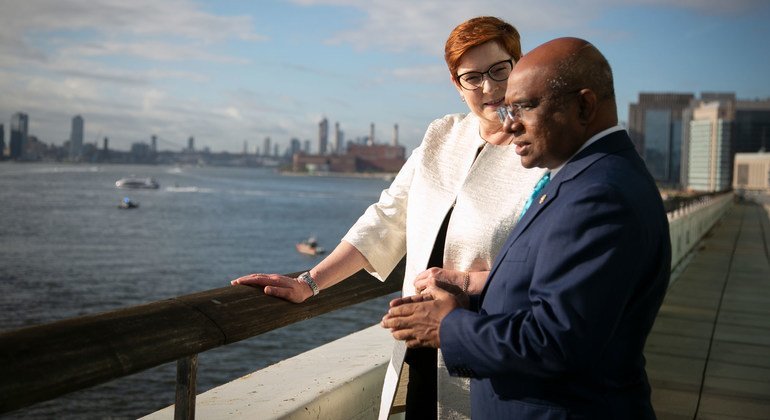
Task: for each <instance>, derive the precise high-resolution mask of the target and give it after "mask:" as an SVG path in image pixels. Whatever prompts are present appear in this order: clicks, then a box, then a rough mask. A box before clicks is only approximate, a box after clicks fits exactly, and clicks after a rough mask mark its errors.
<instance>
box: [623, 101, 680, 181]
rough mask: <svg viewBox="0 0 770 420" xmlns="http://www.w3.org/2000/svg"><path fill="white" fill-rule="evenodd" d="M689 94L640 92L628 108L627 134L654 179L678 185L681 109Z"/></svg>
mask: <svg viewBox="0 0 770 420" xmlns="http://www.w3.org/2000/svg"><path fill="white" fill-rule="evenodd" d="M693 98H694V95H693V94H692V93H640V94H639V102H638V103H634V104H631V105H630V106H629V110H628V133H629V135H630V136H631V140H633V142H634V144H635V145H636V149H637V151H638V152H639V154H640V155H642V157H643V158H644V161H645V163H646V164H647V168H648V169H649V170H650V173H651V174H652V176H653V178H655V180H656V181H659V182H661V183H664V184H670V185H677V184H679V179H680V165H681V154H682V143H683V142H682V140H683V126H682V124H683V123H682V114H683V111H684V110H685V109H686V108H687V107H688V106H689V105H690V102H691V101H692V99H693Z"/></svg>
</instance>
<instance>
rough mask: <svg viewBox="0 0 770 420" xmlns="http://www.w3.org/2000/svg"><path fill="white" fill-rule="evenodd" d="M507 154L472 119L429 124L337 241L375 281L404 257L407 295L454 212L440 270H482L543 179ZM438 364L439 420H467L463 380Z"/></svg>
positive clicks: (387, 393) (393, 378)
mask: <svg viewBox="0 0 770 420" xmlns="http://www.w3.org/2000/svg"><path fill="white" fill-rule="evenodd" d="M514 150H515V146H496V145H493V144H489V143H486V142H485V141H484V140H483V139H482V138H481V136H480V134H479V119H478V117H476V116H475V115H474V114H468V115H467V116H466V115H462V114H452V115H447V116H445V117H444V118H441V119H438V120H435V121H433V123H431V125H430V126H429V127H428V131H427V132H426V133H425V137H424V138H423V141H422V143H421V144H420V146H419V147H418V148H417V149H415V150H414V152H412V154H411V156H410V157H409V159H408V160H407V161H406V163H405V164H404V166H403V167H402V168H401V171H400V172H399V173H398V175H397V176H396V178H395V179H394V180H393V183H392V184H391V185H390V187H389V188H388V189H386V190H384V191H383V192H382V194H381V195H380V200H379V201H378V202H377V203H375V204H372V205H371V206H369V208H367V209H366V211H365V212H364V214H363V215H362V216H361V217H360V218H359V219H358V221H357V222H356V223H355V224H354V225H353V227H351V228H350V230H349V231H348V233H347V234H346V235H345V236H344V237H343V239H342V240H344V241H347V242H349V243H350V244H352V245H353V246H354V247H356V249H358V250H359V251H360V252H361V253H362V254H363V255H364V256H365V257H366V259H367V260H368V261H369V263H370V264H371V266H372V268H373V269H374V270H373V271H371V272H370V273H371V274H372V275H373V276H375V277H377V278H378V279H380V280H381V281H383V280H384V279H385V278H387V277H388V275H389V274H390V273H391V271H393V269H394V268H395V266H396V265H397V264H398V262H399V261H401V258H403V256H404V254H406V268H405V275H404V281H403V286H402V291H403V295H404V296H409V295H413V294H414V293H415V289H414V284H413V281H414V278H415V276H417V274H419V273H420V272H422V271H423V270H425V269H427V268H428V267H427V265H428V260H429V258H430V255H431V251H432V250H433V244H434V243H435V240H436V236H437V234H438V231H439V229H440V228H441V224H442V222H443V221H444V218H445V216H446V214H447V212H448V211H449V209H450V208H451V207H452V206H454V210H453V211H452V216H451V217H450V219H449V225H448V227H447V234H446V242H445V245H444V263H443V267H444V268H446V269H450V270H461V271H488V270H489V269H490V268H491V265H492V262H493V261H494V259H495V256H496V255H497V253H498V252H499V251H500V248H501V247H502V246H503V243H504V242H505V240H506V239H507V238H508V234H509V233H510V231H511V230H512V229H513V225H514V224H515V223H516V221H517V220H518V218H519V214H520V213H521V210H522V208H523V206H524V202H525V201H526V200H527V199H528V198H529V195H530V194H531V193H532V190H533V189H534V186H535V184H536V183H537V181H538V180H540V178H541V176H542V175H543V172H544V170H542V169H525V168H524V167H522V166H521V160H520V158H519V155H517V154H516V153H515V151H514ZM477 153H478V156H477ZM397 353H400V351H397ZM438 360H439V361H438V363H439V366H438V400H439V402H438V411H439V418H452V419H462V418H470V397H469V388H470V385H469V381H468V380H467V379H465V378H453V377H451V376H449V373H448V371H447V370H446V367H445V366H444V360H443V357H442V356H441V352H439V356H438ZM401 362H403V360H399V361H395V360H393V361H391V364H389V368H388V371H387V374H386V381H385V385H384V387H383V402H382V407H381V411H380V418H386V417H387V412H388V410H389V408H390V405H389V401H391V399H392V396H393V395H394V394H395V384H396V383H397V378H398V372H397V371H395V370H394V369H395V368H394V367H393V364H394V363H401ZM399 367H400V364H399ZM399 371H400V369H399Z"/></svg>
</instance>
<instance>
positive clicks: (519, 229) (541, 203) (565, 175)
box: [479, 130, 633, 305]
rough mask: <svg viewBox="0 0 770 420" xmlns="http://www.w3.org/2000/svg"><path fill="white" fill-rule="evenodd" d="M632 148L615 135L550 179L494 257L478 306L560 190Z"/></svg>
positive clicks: (625, 137)
mask: <svg viewBox="0 0 770 420" xmlns="http://www.w3.org/2000/svg"><path fill="white" fill-rule="evenodd" d="M629 148H633V143H631V139H630V138H629V137H628V133H627V132H626V131H625V130H622V131H616V132H614V133H611V134H609V135H607V136H605V137H603V138H601V139H599V140H597V141H596V142H594V143H593V144H591V145H589V146H588V147H586V148H585V149H583V150H581V151H580V153H578V154H577V155H575V156H574V157H573V158H572V159H570V161H569V162H567V164H566V165H564V167H563V168H562V169H561V170H560V171H559V173H557V174H556V176H554V177H553V178H552V179H551V182H549V183H548V185H546V186H545V188H543V191H542V192H541V193H540V197H538V198H537V199H535V201H534V202H533V203H532V205H531V206H530V207H529V209H528V210H527V212H526V213H524V216H523V217H522V218H521V220H519V221H518V222H517V223H516V225H515V226H514V227H513V230H512V231H511V234H510V235H508V239H507V240H506V241H505V243H504V244H503V246H502V247H501V248H500V253H498V254H497V256H496V257H495V261H494V262H493V263H492V269H491V270H490V271H489V276H488V277H487V282H486V284H485V285H484V289H482V291H481V300H480V302H479V305H481V303H482V302H483V301H484V296H485V295H486V293H487V289H488V288H489V284H490V283H491V282H492V280H493V279H494V275H495V272H497V269H498V267H499V266H500V263H501V262H502V260H503V258H505V255H506V254H507V253H508V250H509V249H510V247H511V246H512V245H513V243H514V242H516V240H517V239H518V238H519V236H521V234H522V233H523V232H525V231H526V230H527V228H528V227H529V225H530V224H531V223H532V222H533V221H534V219H535V218H536V217H537V215H538V214H540V213H541V212H542V211H544V210H545V208H546V207H548V205H549V204H550V203H551V202H553V201H555V200H556V199H557V197H558V195H559V190H560V189H561V186H562V185H564V184H568V183H569V182H570V181H571V180H572V179H574V178H575V177H577V176H578V175H580V173H582V172H583V171H584V170H586V169H587V168H589V167H590V166H591V165H593V164H594V163H595V162H597V161H598V160H600V159H602V158H603V157H605V156H607V155H609V154H613V153H617V152H619V151H621V150H626V149H629Z"/></svg>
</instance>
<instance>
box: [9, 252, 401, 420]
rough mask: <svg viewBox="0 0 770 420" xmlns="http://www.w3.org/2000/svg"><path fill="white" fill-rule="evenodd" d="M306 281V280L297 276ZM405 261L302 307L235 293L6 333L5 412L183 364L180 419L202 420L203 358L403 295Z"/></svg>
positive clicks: (222, 291) (362, 275)
mask: <svg viewBox="0 0 770 420" xmlns="http://www.w3.org/2000/svg"><path fill="white" fill-rule="evenodd" d="M294 274H298V273H294ZM403 277H404V261H402V262H401V264H399V265H398V267H397V268H396V269H395V270H394V271H393V273H391V275H390V277H388V280H387V281H385V282H380V281H378V280H376V279H375V278H374V277H372V276H370V275H369V274H368V273H366V272H365V271H363V270H362V271H360V272H358V273H356V274H355V275H353V276H351V277H350V278H349V279H348V280H347V281H344V282H342V283H339V284H337V285H335V286H334V287H331V288H329V289H327V290H324V291H323V293H321V294H320V295H318V296H316V297H313V298H312V299H309V300H308V301H307V302H305V303H303V304H301V305H295V304H292V303H288V302H286V301H283V300H280V299H276V298H273V297H270V296H266V295H265V294H264V293H263V292H262V290H261V289H260V288H254V287H248V286H235V287H232V286H228V287H223V288H219V289H213V290H209V291H205V292H200V293H194V294H190V295H186V296H180V297H177V298H173V299H168V300H163V301H158V302H154V303H149V304H146V305H139V306H134V307H129V308H124V309H119V310H116V311H112V312H106V313H102V314H97V315H88V316H83V317H77V318H71V319H67V320H63V321H58V322H53V323H50V324H44V325H38V326H33V327H27V328H21V329H18V330H12V331H7V332H3V333H0V413H5V412H9V411H12V410H16V409H19V408H23V407H27V406H30V405H33V404H35V403H38V402H42V401H46V400H50V399H53V398H56V397H59V396H61V395H64V394H66V393H69V392H73V391H77V390H81V389H85V388H89V387H92V386H95V385H98V384H101V383H104V382H108V381H111V380H114V379H118V378H121V377H124V376H128V375H131V374H134V373H137V372H140V371H142V370H145V369H149V368H152V367H156V366H160V365H162V364H165V363H169V362H172V361H175V360H176V361H177V404H176V413H175V418H194V416H195V413H194V410H195V374H196V366H197V354H198V353H201V352H204V351H207V350H211V349H213V348H216V347H220V346H223V345H225V344H231V343H235V342H237V341H241V340H244V339H247V338H251V337H254V336H256V335H259V334H262V333H265V332H268V331H272V330H274V329H277V328H281V327H284V326H286V325H289V324H292V323H295V322H298V321H302V320H305V319H309V318H312V317H315V316H318V315H321V314H324V313H327V312H330V311H333V310H336V309H340V308H343V307H346V306H349V305H353V304H356V303H360V302H364V301H366V300H369V299H372V298H375V297H379V296H384V295H387V294H390V293H393V292H397V291H399V290H401V285H402V282H403Z"/></svg>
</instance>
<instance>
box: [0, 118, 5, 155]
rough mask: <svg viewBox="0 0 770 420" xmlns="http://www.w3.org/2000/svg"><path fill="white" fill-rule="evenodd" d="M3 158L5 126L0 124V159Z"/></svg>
mask: <svg viewBox="0 0 770 420" xmlns="http://www.w3.org/2000/svg"><path fill="white" fill-rule="evenodd" d="M3 159H5V126H3V125H2V124H0V160H3Z"/></svg>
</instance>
